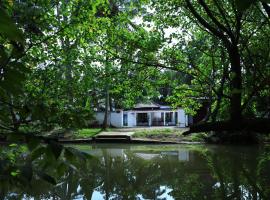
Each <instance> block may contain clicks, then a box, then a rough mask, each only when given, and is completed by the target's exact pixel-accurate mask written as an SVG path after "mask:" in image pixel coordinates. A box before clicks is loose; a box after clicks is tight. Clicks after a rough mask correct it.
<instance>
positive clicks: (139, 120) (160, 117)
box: [95, 103, 188, 128]
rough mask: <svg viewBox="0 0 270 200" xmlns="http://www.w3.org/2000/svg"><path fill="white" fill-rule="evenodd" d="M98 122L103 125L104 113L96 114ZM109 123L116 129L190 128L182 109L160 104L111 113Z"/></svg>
mask: <svg viewBox="0 0 270 200" xmlns="http://www.w3.org/2000/svg"><path fill="white" fill-rule="evenodd" d="M95 117H96V122H97V123H98V124H99V125H101V124H102V123H103V120H104V112H96V114H95ZM108 123H109V125H111V126H114V127H119V128H120V127H149V126H178V127H186V126H188V116H187V115H186V114H185V111H184V110H183V109H182V108H178V109H175V110H173V109H172V108H171V107H170V106H161V105H158V104H153V103H150V104H137V105H136V106H135V107H134V108H133V109H131V110H116V111H113V112H110V113H109V119H108Z"/></svg>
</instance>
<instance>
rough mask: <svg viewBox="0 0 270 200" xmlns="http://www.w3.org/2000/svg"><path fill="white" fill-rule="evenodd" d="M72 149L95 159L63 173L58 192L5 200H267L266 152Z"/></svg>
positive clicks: (43, 187)
mask: <svg viewBox="0 0 270 200" xmlns="http://www.w3.org/2000/svg"><path fill="white" fill-rule="evenodd" d="M72 147H74V148H77V149H80V150H81V151H84V152H87V153H89V154H91V155H92V156H93V158H92V159H90V160H89V162H87V164H85V165H83V164H82V165H81V167H80V166H77V167H75V166H74V170H69V171H66V173H65V175H64V176H63V177H61V178H60V179H59V180H57V185H56V186H52V185H50V184H45V183H41V182H42V181H37V182H36V184H33V187H32V189H30V190H29V189H28V190H27V191H21V190H18V189H14V190H13V191H10V192H9V193H8V194H7V195H6V197H5V199H18V197H20V199H65V200H69V199H93V200H103V199H104V200H107V199H122V200H129V199H130V200H131V199H132V200H133V199H138V200H139V199H142V200H146V199H151V200H152V199H160V200H162V199H163V200H165V199H167V200H173V199H175V200H176V199H196V200H197V199H270V170H269V169H270V151H269V150H270V146H251V147H247V146H211V145H128V144H125V145H124V144H99V145H74V146H72ZM35 186H36V187H35Z"/></svg>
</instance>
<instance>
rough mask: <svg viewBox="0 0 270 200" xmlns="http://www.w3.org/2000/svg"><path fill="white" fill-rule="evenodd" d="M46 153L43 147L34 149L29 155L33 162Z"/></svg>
mask: <svg viewBox="0 0 270 200" xmlns="http://www.w3.org/2000/svg"><path fill="white" fill-rule="evenodd" d="M45 152H46V148H45V147H43V146H40V147H38V148H37V149H35V150H34V151H32V153H31V160H32V161H33V160H35V159H37V158H39V157H40V156H41V155H42V154H44V153H45Z"/></svg>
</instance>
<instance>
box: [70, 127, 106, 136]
mask: <svg viewBox="0 0 270 200" xmlns="http://www.w3.org/2000/svg"><path fill="white" fill-rule="evenodd" d="M100 131H101V128H84V129H80V130H78V131H77V132H76V133H75V134H74V137H75V138H91V137H93V136H95V135H96V134H98V133H99V132H100Z"/></svg>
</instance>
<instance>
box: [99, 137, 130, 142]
mask: <svg viewBox="0 0 270 200" xmlns="http://www.w3.org/2000/svg"><path fill="white" fill-rule="evenodd" d="M94 141H95V142H100V143H103V142H104V143H118V142H119V143H125V142H130V137H129V138H127V137H122V138H121V137H118V138H115V137H114V138H111V137H101V136H99V137H95V138H94Z"/></svg>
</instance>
